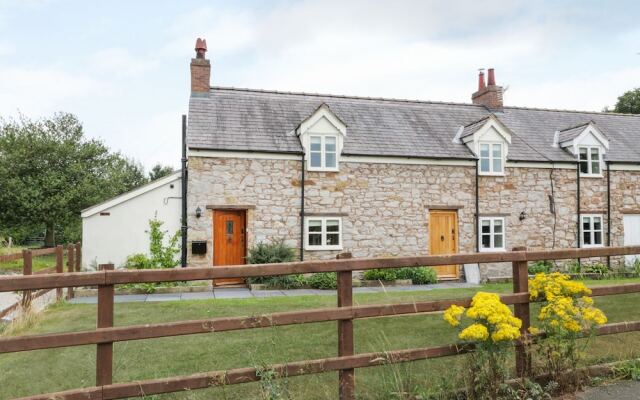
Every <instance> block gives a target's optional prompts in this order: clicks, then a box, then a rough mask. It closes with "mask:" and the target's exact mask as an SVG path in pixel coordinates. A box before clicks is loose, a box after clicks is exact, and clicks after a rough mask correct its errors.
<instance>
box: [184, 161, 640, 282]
mask: <svg viewBox="0 0 640 400" xmlns="http://www.w3.org/2000/svg"><path fill="white" fill-rule="evenodd" d="M605 174H606V173H605ZM305 178H306V180H305V213H306V214H307V215H309V214H313V213H335V214H340V215H341V216H342V222H343V249H342V250H341V251H309V250H306V251H305V259H331V258H335V255H336V253H339V252H342V251H350V252H352V253H353V255H354V257H371V256H392V255H416V254H428V252H429V249H428V246H429V235H428V232H429V221H428V212H429V209H430V208H435V209H437V208H439V207H443V206H447V207H453V208H458V211H457V212H458V232H459V237H458V239H459V240H458V242H459V249H458V251H459V252H473V251H475V248H476V242H475V227H474V223H475V221H474V213H475V204H474V192H475V186H474V185H475V171H474V168H473V167H464V166H457V167H456V166H436V165H402V164H376V163H350V162H341V163H340V172H337V173H326V172H309V171H307V172H306V177H305ZM300 179H301V170H300V161H297V160H271V159H269V160H267V159H239V158H238V159H235V158H203V157H191V158H189V184H188V208H189V210H188V213H189V217H188V225H189V244H190V243H191V242H192V241H194V240H206V241H207V242H208V253H207V255H206V256H192V255H191V252H190V248H189V264H190V265H198V266H205V265H207V266H208V265H211V264H212V247H213V246H212V239H213V238H212V210H211V209H207V208H206V207H207V206H220V205H226V206H229V205H242V206H249V209H248V212H247V233H248V237H247V241H248V246H249V247H250V246H252V245H254V244H255V243H258V242H260V241H269V240H273V239H279V238H283V239H285V241H286V243H287V244H289V245H290V246H293V247H295V248H296V249H299V247H300V223H301V220H300ZM552 181H553V193H554V198H555V209H556V215H555V217H554V215H553V214H552V213H551V211H550V203H549V195H550V194H551V193H552V185H551V182H552ZM479 192H480V215H481V216H485V215H486V216H490V215H497V216H504V217H505V218H506V222H507V224H506V232H507V234H506V248H507V249H510V248H513V247H515V246H527V247H529V248H538V249H541V248H545V249H551V248H554V247H555V248H567V247H575V245H576V221H577V220H576V172H575V169H559V168H557V169H554V170H553V172H552V170H551V169H548V168H521V167H518V168H507V169H506V174H505V176H504V177H480V191H479ZM581 193H582V198H581V207H582V212H583V213H585V214H586V213H594V214H596V213H597V214H603V217H604V218H603V219H604V222H605V226H604V230H603V233H604V236H603V237H604V240H605V244H606V208H607V207H606V175H605V178H582V179H581ZM611 199H612V211H613V212H612V245H622V243H623V236H622V235H623V232H622V230H623V228H622V216H623V212H632V211H634V210H635V212H639V211H640V172H629V171H613V173H612V196H611ZM198 206H199V207H200V208H201V209H202V210H205V212H203V216H202V217H201V218H199V219H198V218H196V217H195V212H194V210H195V208H196V207H198ZM522 211H524V212H525V213H526V218H524V219H523V220H522V221H521V220H520V218H519V216H520V214H521V212H522ZM554 226H555V229H554ZM481 274H482V276H483V277H485V278H486V277H494V276H509V275H510V274H511V267H510V265H509V264H483V265H481Z"/></svg>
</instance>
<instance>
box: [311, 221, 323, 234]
mask: <svg viewBox="0 0 640 400" xmlns="http://www.w3.org/2000/svg"><path fill="white" fill-rule="evenodd" d="M308 224H309V232H322V221H320V220H317V219H312V220H309V222H308Z"/></svg>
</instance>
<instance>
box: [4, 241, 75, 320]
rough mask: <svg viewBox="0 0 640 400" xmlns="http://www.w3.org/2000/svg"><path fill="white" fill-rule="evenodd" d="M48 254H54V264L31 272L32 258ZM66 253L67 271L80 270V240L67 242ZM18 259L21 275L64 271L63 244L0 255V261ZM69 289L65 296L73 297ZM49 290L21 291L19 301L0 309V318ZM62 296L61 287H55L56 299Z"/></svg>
mask: <svg viewBox="0 0 640 400" xmlns="http://www.w3.org/2000/svg"><path fill="white" fill-rule="evenodd" d="M49 254H55V255H56V262H55V265H53V266H51V267H48V268H45V269H41V270H39V271H37V272H33V258H34V257H40V256H46V255H49ZM67 254H68V256H67V268H68V271H69V272H80V266H81V254H82V245H81V244H80V242H78V243H75V244H74V243H72V244H68V245H67ZM20 259H22V275H23V276H28V275H34V274H35V275H43V274H52V273H58V274H62V273H63V272H64V246H62V245H58V246H56V247H50V248H45V249H34V250H31V249H25V250H22V251H21V252H20V253H13V254H4V255H0V262H9V261H15V260H20ZM70 289H71V290H68V292H67V293H68V294H67V298H73V288H70ZM51 290H52V289H48V288H46V289H41V290H38V291H37V292H33V291H30V290H25V291H23V293H22V299H21V300H20V301H18V302H16V303H14V304H11V305H10V306H9V307H6V308H4V309H0V318H2V317H4V316H6V315H9V314H10V313H12V312H13V311H15V310H16V309H18V308H19V307H20V306H22V307H24V308H25V309H26V308H29V307H30V306H31V303H32V302H33V300H35V299H37V298H38V297H41V296H43V295H45V294H47V293H49V291H51ZM62 297H63V289H62V288H56V299H57V300H60V299H62Z"/></svg>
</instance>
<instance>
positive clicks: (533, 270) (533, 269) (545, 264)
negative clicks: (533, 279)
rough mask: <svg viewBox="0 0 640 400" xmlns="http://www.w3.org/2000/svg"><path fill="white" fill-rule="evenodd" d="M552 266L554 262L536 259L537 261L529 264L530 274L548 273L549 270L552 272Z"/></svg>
mask: <svg viewBox="0 0 640 400" xmlns="http://www.w3.org/2000/svg"><path fill="white" fill-rule="evenodd" d="M552 267H553V264H551V263H550V262H549V261H546V260H545V261H536V262H535V263H533V264H530V265H529V274H530V275H535V274H537V273H540V272H544V273H545V274H548V273H549V272H551V268H552Z"/></svg>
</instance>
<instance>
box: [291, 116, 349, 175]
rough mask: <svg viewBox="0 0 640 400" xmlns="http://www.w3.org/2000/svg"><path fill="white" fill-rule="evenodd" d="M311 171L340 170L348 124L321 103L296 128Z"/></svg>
mask: <svg viewBox="0 0 640 400" xmlns="http://www.w3.org/2000/svg"><path fill="white" fill-rule="evenodd" d="M296 134H297V135H298V136H299V137H300V144H302V148H303V149H304V152H305V157H306V159H307V169H308V170H309V171H338V168H339V166H340V153H342V148H343V146H344V140H345V137H346V135H347V126H346V125H345V124H344V122H342V120H340V118H338V117H337V116H336V115H335V114H334V113H333V112H332V111H331V109H329V106H328V105H326V104H322V105H320V107H318V108H317V109H316V110H315V111H314V112H313V114H311V115H310V116H309V117H308V118H306V119H305V120H304V121H302V122H301V123H300V125H299V126H298V128H296Z"/></svg>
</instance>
